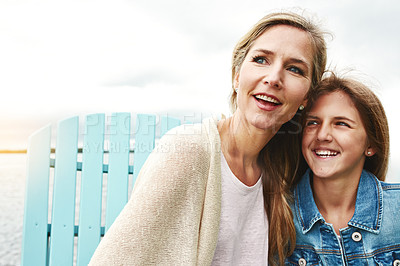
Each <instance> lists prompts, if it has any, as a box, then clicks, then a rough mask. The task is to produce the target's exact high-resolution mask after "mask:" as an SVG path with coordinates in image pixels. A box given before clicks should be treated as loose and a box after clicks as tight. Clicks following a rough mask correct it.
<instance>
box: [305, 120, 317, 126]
mask: <svg viewBox="0 0 400 266" xmlns="http://www.w3.org/2000/svg"><path fill="white" fill-rule="evenodd" d="M315 125H318V122H317V121H315V120H309V121H307V122H306V126H307V127H310V126H315Z"/></svg>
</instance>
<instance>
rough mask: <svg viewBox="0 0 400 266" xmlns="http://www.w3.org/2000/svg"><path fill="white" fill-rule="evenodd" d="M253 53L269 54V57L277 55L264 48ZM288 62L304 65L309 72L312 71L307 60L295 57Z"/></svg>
mask: <svg viewBox="0 0 400 266" xmlns="http://www.w3.org/2000/svg"><path fill="white" fill-rule="evenodd" d="M253 51H254V52H257V53H263V54H267V55H274V54H275V53H274V52H273V51H271V50H267V49H262V48H259V49H255V50H253ZM288 61H289V62H290V63H295V64H302V65H304V67H306V68H307V70H308V69H310V65H309V63H307V61H306V60H303V59H300V58H295V57H290V58H289V60H288Z"/></svg>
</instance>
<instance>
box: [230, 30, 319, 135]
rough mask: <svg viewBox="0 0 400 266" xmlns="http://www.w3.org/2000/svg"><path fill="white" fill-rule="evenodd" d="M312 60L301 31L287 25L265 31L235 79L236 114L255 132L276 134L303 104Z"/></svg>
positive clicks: (308, 44)
mask: <svg viewBox="0 0 400 266" xmlns="http://www.w3.org/2000/svg"><path fill="white" fill-rule="evenodd" d="M312 58H313V53H312V46H311V41H310V38H309V36H308V34H307V33H306V32H305V31H302V30H300V29H298V28H295V27H292V26H287V25H276V26H273V27H271V28H269V29H267V30H266V31H265V32H264V33H263V34H261V35H260V36H259V37H258V38H257V39H256V40H255V42H254V43H253V45H252V47H251V48H250V50H249V52H248V53H247V55H246V57H245V59H244V62H243V63H242V66H241V68H240V70H239V71H238V72H237V74H236V75H235V79H234V85H235V88H238V98H237V103H238V108H237V110H236V112H238V113H239V114H240V115H241V116H242V117H243V118H244V121H246V122H247V123H248V124H251V125H253V126H255V127H256V128H259V129H273V130H278V129H279V128H280V126H281V125H282V124H284V123H285V122H287V121H289V120H290V119H291V118H292V117H293V116H294V114H295V113H296V111H297V109H298V108H299V106H300V104H304V97H305V95H306V94H307V92H308V89H309V88H310V85H311V75H312V70H313V64H312Z"/></svg>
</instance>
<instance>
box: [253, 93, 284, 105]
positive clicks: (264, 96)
mask: <svg viewBox="0 0 400 266" xmlns="http://www.w3.org/2000/svg"><path fill="white" fill-rule="evenodd" d="M254 97H256V98H257V99H259V100H263V101H266V102H270V103H274V104H280V102H278V101H277V100H275V99H274V98H272V97H269V96H266V95H255V96H254Z"/></svg>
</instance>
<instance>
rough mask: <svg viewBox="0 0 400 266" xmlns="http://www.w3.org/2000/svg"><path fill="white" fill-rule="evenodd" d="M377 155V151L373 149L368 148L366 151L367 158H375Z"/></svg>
mask: <svg viewBox="0 0 400 266" xmlns="http://www.w3.org/2000/svg"><path fill="white" fill-rule="evenodd" d="M375 153H376V151H375V149H374V148H372V147H368V148H367V149H366V150H365V152H364V154H365V156H367V157H371V156H373V155H374V154H375Z"/></svg>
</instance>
